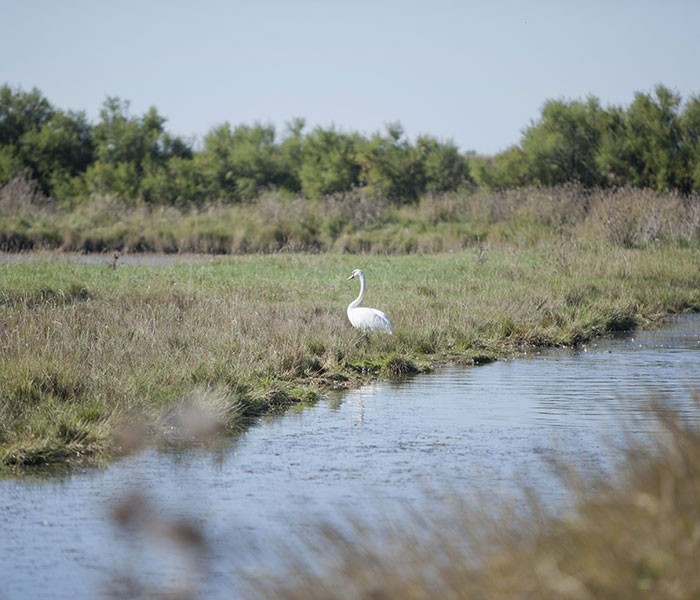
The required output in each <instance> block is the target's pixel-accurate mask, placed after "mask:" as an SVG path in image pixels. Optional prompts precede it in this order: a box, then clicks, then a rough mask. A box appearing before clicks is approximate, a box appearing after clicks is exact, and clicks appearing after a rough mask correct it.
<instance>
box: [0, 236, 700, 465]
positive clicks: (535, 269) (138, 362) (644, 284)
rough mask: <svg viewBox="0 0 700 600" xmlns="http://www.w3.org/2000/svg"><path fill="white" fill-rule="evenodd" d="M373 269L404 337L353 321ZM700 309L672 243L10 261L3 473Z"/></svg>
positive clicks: (690, 252)
mask: <svg viewBox="0 0 700 600" xmlns="http://www.w3.org/2000/svg"><path fill="white" fill-rule="evenodd" d="M358 267H361V268H363V269H364V270H365V272H366V273H367V276H368V284H369V289H368V295H367V298H366V303H367V305H369V306H376V307H378V308H381V309H382V310H384V311H385V312H386V313H387V314H388V315H389V317H390V318H391V319H392V322H393V324H394V329H395V331H394V335H392V336H381V335H369V336H368V335H363V334H360V333H358V332H356V331H355V330H353V329H352V328H351V326H350V324H349V323H348V322H347V318H346V315H345V308H346V306H347V304H348V303H349V302H350V301H351V300H352V299H354V297H355V296H356V294H357V291H358V290H357V288H356V286H354V285H353V283H354V282H348V281H346V280H345V278H346V277H347V275H348V274H349V273H350V271H351V270H352V269H354V268H358ZM698 310H700V250H698V249H697V248H694V247H689V248H683V247H673V246H670V245H658V246H651V247H648V248H646V249H644V250H639V249H625V248H620V247H616V246H611V245H599V244H590V243H585V242H580V243H574V242H571V241H562V240H560V239H558V238H557V239H555V240H553V241H550V242H549V243H547V244H542V245H539V246H535V247H531V248H525V249H517V248H515V247H512V246H503V247H493V248H488V249H484V248H481V249H479V248H478V247H477V248H475V249H473V250H464V251H459V252H452V253H441V254H434V255H426V256H419V255H402V256H389V257H387V256H381V255H363V256H352V255H347V254H273V255H257V256H239V257H227V258H221V259H218V260H211V261H201V262H197V263H194V264H175V265H171V266H161V267H148V266H136V265H128V264H123V265H120V264H117V267H116V268H110V266H109V265H107V264H104V265H79V264H71V263H67V262H64V261H62V260H61V259H60V258H51V257H50V256H48V257H43V258H42V257H38V258H37V259H36V260H35V261H30V262H27V263H22V264H5V265H2V266H0V464H2V465H4V466H6V467H14V466H21V465H31V464H44V463H47V462H57V461H58V462H64V461H71V460H84V459H86V458H87V459H91V460H95V459H97V458H100V457H102V456H106V455H111V454H115V453H118V452H120V451H124V450H128V449H129V448H130V447H131V446H133V445H137V444H138V443H139V441H140V440H142V439H144V438H145V439H148V438H150V437H153V436H155V435H157V434H158V433H159V432H160V431H162V430H163V429H164V428H167V426H168V423H171V421H168V415H172V411H173V407H177V406H182V405H183V401H184V400H186V399H188V398H189V401H188V404H189V405H194V406H195V408H197V410H199V412H200V413H201V414H202V415H203V418H204V422H207V420H208V419H209V418H212V419H214V420H216V421H217V422H219V423H220V424H221V425H222V426H224V427H228V428H236V427H238V426H240V425H241V424H242V423H244V422H245V420H246V419H248V418H249V417H251V416H253V415H257V414H261V413H264V412H269V411H271V410H280V409H282V408H284V407H286V406H289V405H290V404H291V403H293V402H298V401H304V400H310V399H314V398H315V397H317V395H318V394H319V393H321V392H323V391H324V390H327V389H329V388H332V387H340V386H348V385H355V384H357V383H359V382H361V381H363V380H366V379H367V378H370V377H376V376H380V375H386V376H395V375H397V374H398V375H400V374H401V373H405V372H413V371H417V370H418V371H420V370H428V369H431V368H434V367H435V366H437V365H440V364H444V363H445V362H460V363H464V364H473V363H480V362H484V361H488V360H493V359H494V358H498V357H499V356H502V355H504V354H510V353H513V352H517V351H519V350H520V349H521V348H522V347H523V346H524V345H568V344H576V343H583V342H585V341H587V340H589V339H590V338H591V337H593V336H597V335H606V334H607V333H609V332H612V331H616V330H619V329H627V328H631V327H634V326H636V325H639V324H647V323H649V322H650V321H654V320H656V319H658V318H659V317H661V316H662V315H665V314H668V313H670V312H680V311H698ZM193 394H194V395H193ZM201 398H205V399H206V401H202V402H200V401H199V400H200V399H201ZM135 422H137V423H139V424H140V425H139V427H136V428H134V427H133V426H132V424H133V423H135ZM135 432H137V433H138V435H137V436H134V433H135Z"/></svg>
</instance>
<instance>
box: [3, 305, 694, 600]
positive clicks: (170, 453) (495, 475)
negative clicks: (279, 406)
mask: <svg viewBox="0 0 700 600" xmlns="http://www.w3.org/2000/svg"><path fill="white" fill-rule="evenodd" d="M698 389H700V316H698V315H695V316H689V317H681V318H678V319H676V320H674V321H672V322H671V323H669V325H668V326H667V327H665V328H664V329H662V330H658V331H649V332H635V333H634V334H631V335H624V336H620V337H618V338H616V339H612V340H605V341H601V342H599V343H597V344H593V345H591V346H589V347H587V348H585V349H579V350H576V351H570V350H561V351H552V352H546V353H541V354H533V355H528V356H525V357H522V358H518V359H515V360H509V361H503V362H497V363H493V364H490V365H486V366H483V367H478V368H472V369H455V368H452V369H445V370H443V371H440V372H438V373H435V374H432V375H427V376H418V377H415V378H412V379H411V380H409V381H407V382H403V383H392V382H387V381H384V382H379V383H376V384H373V385H369V386H366V387H363V388H361V389H359V390H355V391H352V392H349V393H346V394H344V395H340V396H337V397H333V398H330V399H327V400H323V401H319V402H318V403H317V404H316V405H314V406H312V407H306V408H304V409H301V410H292V411H290V412H289V413H287V414H285V415H284V416H282V417H279V418H272V419H263V420H261V421H260V422H259V423H257V424H256V425H255V426H254V427H253V428H251V429H250V430H249V431H247V432H246V433H245V434H244V435H242V436H241V437H240V438H238V439H237V440H230V442H228V443H227V444H226V445H224V446H222V447H219V448H217V449H215V450H212V449H173V448H170V449H165V450H163V449H158V448H155V447H152V448H148V449H146V450H145V451H143V452H141V453H139V454H137V455H135V456H132V457H129V458H126V459H123V460H121V461H118V462H116V463H115V464H112V465H110V466H109V467H107V468H105V469H89V470H85V471H83V472H79V473H73V474H70V475H64V476H56V477H51V478H42V479H32V478H29V479H17V480H5V481H0V598H8V599H15V598H17V599H19V598H30V597H31V598H37V599H38V598H72V599H78V598H91V597H95V596H98V595H100V593H102V592H103V591H104V590H105V585H108V584H109V583H110V582H114V581H115V578H116V577H118V576H119V575H123V574H125V573H126V574H134V573H137V574H141V575H143V576H144V577H146V578H149V579H150V581H151V582H152V583H153V582H155V585H156V586H160V587H165V588H169V589H172V588H173V587H177V586H178V585H183V582H185V583H187V582H190V583H191V582H192V580H193V579H194V581H195V583H196V584H197V585H199V586H200V589H202V590H204V592H205V593H206V595H207V597H231V595H232V594H235V586H236V581H235V579H234V578H233V576H232V575H231V571H232V569H231V565H232V564H234V562H235V563H236V564H244V565H246V566H253V565H255V564H257V563H259V562H260V561H262V562H263V563H264V562H265V561H266V560H272V558H271V556H272V555H270V554H266V549H267V548H269V547H270V545H271V544H272V543H273V542H275V541H277V540H280V539H282V540H286V539H290V538H291V537H292V536H291V535H290V534H291V533H292V532H299V531H302V532H303V531H304V529H305V528H307V527H309V526H310V525H312V524H313V523H316V522H317V521H318V520H319V519H321V518H323V519H326V520H330V521H333V520H334V519H335V521H337V522H339V523H342V520H343V517H344V516H345V515H347V514H352V515H356V516H358V517H359V518H361V519H363V518H364V519H370V520H371V519H372V518H378V517H377V514H381V510H387V507H391V506H392V503H402V502H404V503H408V504H411V505H414V506H420V507H421V510H426V511H429V510H441V507H440V504H439V502H438V503H435V501H434V500H435V494H437V496H438V497H439V495H440V490H445V489H447V490H448V491H446V492H445V494H447V493H453V492H454V491H455V490H457V491H459V492H460V493H465V494H483V495H485V496H488V497H495V498H514V497H517V494H518V493H519V491H520V490H521V487H520V485H521V483H522V482H525V483H527V484H529V485H532V486H534V487H535V488H536V489H537V491H538V492H539V493H540V494H541V495H542V497H543V498H544V499H545V500H546V501H547V502H549V503H551V504H552V505H553V506H557V505H564V504H565V502H566V497H565V495H564V490H563V489H562V488H561V485H560V482H559V481H558V479H557V478H556V477H554V476H553V474H552V472H551V470H550V468H549V466H548V463H547V460H546V459H547V458H548V457H551V456H556V457H558V458H561V459H563V460H564V462H566V463H570V464H573V465H575V466H576V467H577V468H579V469H581V470H582V471H583V472H584V473H586V472H589V473H596V472H599V471H601V470H602V471H603V472H606V471H609V469H611V468H612V467H613V466H614V464H615V461H616V458H617V456H618V454H617V452H616V449H615V446H614V444H611V443H610V442H611V441H612V442H614V443H620V442H621V440H622V438H621V436H620V427H621V423H627V424H630V423H631V425H628V429H629V430H630V432H631V435H636V436H641V437H642V438H644V437H649V436H650V434H652V433H653V432H654V431H656V428H657V424H656V421H655V419H654V417H653V414H652V412H651V411H650V408H649V405H648V399H649V398H650V397H662V398H663V399H664V400H665V401H666V402H667V403H668V404H670V405H672V406H673V407H674V408H675V409H676V410H677V411H678V412H679V413H680V414H681V415H683V417H684V418H687V419H693V420H696V419H698V418H700V417H699V416H698V414H697V405H695V404H694V403H693V401H692V399H691V397H690V394H689V391H690V390H698ZM426 488H429V489H431V490H432V491H433V492H434V495H433V496H431V499H430V501H428V500H427V497H426V495H425V490H426ZM134 490H138V491H139V493H141V494H143V498H144V500H143V501H144V502H146V501H148V502H150V503H151V504H150V506H152V507H153V509H154V512H153V513H152V514H151V516H149V517H148V518H147V519H146V520H145V521H144V523H143V524H142V525H143V527H142V529H143V530H144V531H146V532H153V531H155V532H156V534H155V535H150V534H146V533H143V531H142V532H141V533H139V534H137V535H130V534H129V533H128V532H126V531H124V530H122V529H119V528H118V527H117V526H116V525H115V524H114V522H113V519H112V518H111V516H110V509H111V507H113V506H114V504H115V502H118V501H120V500H123V499H124V498H125V497H127V496H128V495H129V494H130V493H131V492H133V491H134ZM378 505H379V506H381V507H383V508H382V509H381V510H380V511H379V513H375V512H374V509H375V508H376V507H377V506H378ZM173 517H174V518H179V517H186V518H188V519H190V521H191V522H194V524H195V525H196V526H197V527H201V529H202V530H203V531H204V534H205V536H206V539H207V542H208V550H207V551H206V567H201V566H200V565H199V563H198V562H197V560H198V559H192V557H191V556H189V555H188V554H187V552H184V553H181V552H179V551H177V550H176V549H175V550H173V544H172V542H169V543H158V542H157V541H154V540H158V539H163V538H162V536H161V537H159V536H160V534H159V533H157V532H158V531H159V530H158V528H157V527H156V525H158V523H161V522H162V520H163V519H169V518H173ZM251 548H253V549H257V550H256V551H255V552H253V553H252V554H251V553H250V550H251ZM244 549H245V553H244ZM200 558H201V557H200ZM200 562H201V561H200ZM193 565H194V566H193Z"/></svg>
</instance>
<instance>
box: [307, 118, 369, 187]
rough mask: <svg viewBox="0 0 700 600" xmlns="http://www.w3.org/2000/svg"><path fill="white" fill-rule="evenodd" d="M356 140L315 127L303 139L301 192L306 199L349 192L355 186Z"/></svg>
mask: <svg viewBox="0 0 700 600" xmlns="http://www.w3.org/2000/svg"><path fill="white" fill-rule="evenodd" d="M358 141H359V136H358V135H357V134H355V135H349V134H345V133H341V132H338V131H336V130H335V128H331V129H322V128H320V127H317V128H316V129H314V130H313V132H311V133H310V134H309V135H307V136H306V137H305V138H304V144H303V152H302V156H303V159H302V165H301V169H300V172H299V178H300V181H301V188H302V190H303V192H304V194H305V195H306V196H308V197H310V198H317V197H319V196H322V195H324V194H332V193H334V192H342V191H347V190H350V189H352V188H354V187H356V186H357V185H358V184H359V175H360V163H359V162H358V158H357V145H358Z"/></svg>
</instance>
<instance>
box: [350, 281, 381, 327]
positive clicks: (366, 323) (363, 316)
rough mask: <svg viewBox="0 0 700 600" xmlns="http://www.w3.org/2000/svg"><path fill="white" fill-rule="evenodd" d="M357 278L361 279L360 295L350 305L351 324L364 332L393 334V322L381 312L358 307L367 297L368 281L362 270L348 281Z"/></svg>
mask: <svg viewBox="0 0 700 600" xmlns="http://www.w3.org/2000/svg"><path fill="white" fill-rule="evenodd" d="M355 277H359V278H360V295H359V296H358V297H357V298H356V299H355V300H354V301H353V302H351V303H350V304H349V305H348V319H350V323H352V326H353V327H355V328H357V329H362V330H363V331H387V332H389V333H391V329H392V328H391V321H389V317H387V316H386V315H385V314H384V313H383V312H382V311H381V310H377V309H376V308H365V307H364V306H360V307H358V306H357V305H358V304H359V303H360V302H361V301H362V298H363V297H364V295H365V289H366V287H367V281H366V280H365V274H364V272H363V271H360V269H355V270H354V271H353V272H352V273H351V274H350V277H348V280H350V279H354V278H355Z"/></svg>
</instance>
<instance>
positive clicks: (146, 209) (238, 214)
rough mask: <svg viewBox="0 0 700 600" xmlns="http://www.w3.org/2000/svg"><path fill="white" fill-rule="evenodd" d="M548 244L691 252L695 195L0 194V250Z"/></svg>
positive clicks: (415, 249) (25, 185) (696, 234)
mask: <svg viewBox="0 0 700 600" xmlns="http://www.w3.org/2000/svg"><path fill="white" fill-rule="evenodd" d="M553 237H562V238H565V239H576V240H579V241H581V240H586V241H588V242H590V243H606V244H613V245H616V246H620V247H623V248H644V247H647V246H648V245H651V244H659V243H673V244H678V243H682V244H686V245H695V246H697V245H698V241H699V240H700V197H698V196H682V195H679V194H676V193H671V192H668V193H662V194H659V193H655V192H651V191H649V190H639V189H633V188H621V189H617V190H587V189H585V188H582V187H579V186H576V185H563V186H558V187H533V188H523V189H516V190H508V191H503V192H492V193H484V192H478V191H468V190H465V191H460V192H450V193H443V194H429V195H427V196H425V197H423V198H421V199H420V201H417V202H415V203H412V204H406V205H397V204H396V203H392V202H389V201H387V200H382V199H376V198H370V197H368V196H367V195H366V193H365V192H363V191H362V190H361V189H360V190H357V191H355V192H348V193H339V194H334V195H330V196H326V197H324V198H320V199H316V200H310V199H305V198H300V197H299V198H294V197H289V196H285V195H283V194H281V193H278V192H268V193H266V194H264V195H263V196H261V197H260V198H258V199H257V200H256V201H255V202H252V203H246V204H221V203H219V204H208V205H206V206H204V207H202V208H183V209H176V208H174V207H171V206H159V205H148V204H145V203H143V202H142V203H138V202H135V203H130V204H125V203H123V202H120V201H118V200H117V199H116V198H115V197H112V196H105V195H94V196H93V197H91V198H90V199H89V200H88V201H86V202H85V203H84V204H80V205H78V206H74V207H71V208H70V209H68V208H61V207H60V206H56V205H55V203H53V202H52V201H50V200H49V199H47V198H45V197H43V196H42V195H41V192H40V191H39V190H38V189H37V188H36V186H35V185H33V184H32V183H31V182H26V181H25V180H24V179H22V178H16V179H14V180H12V181H10V182H8V183H7V184H6V185H5V186H4V187H2V188H0V249H3V250H6V251H19V250H29V249H34V250H36V249H60V250H63V251H66V252H112V251H114V250H120V251H125V252H129V251H131V252H168V253H174V252H180V253H191V252H197V253H211V254H246V253H273V252H280V251H285V252H344V253H379V254H407V253H422V254H426V253H440V252H449V251H458V250H462V249H464V248H473V247H475V246H478V245H479V244H486V245H488V246H489V247H495V246H501V247H503V246H516V247H519V248H522V247H528V246H531V245H533V244H538V243H544V242H547V241H549V240H551V239H552V238H553Z"/></svg>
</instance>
